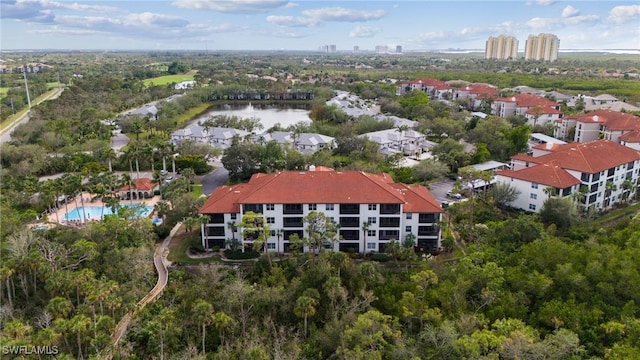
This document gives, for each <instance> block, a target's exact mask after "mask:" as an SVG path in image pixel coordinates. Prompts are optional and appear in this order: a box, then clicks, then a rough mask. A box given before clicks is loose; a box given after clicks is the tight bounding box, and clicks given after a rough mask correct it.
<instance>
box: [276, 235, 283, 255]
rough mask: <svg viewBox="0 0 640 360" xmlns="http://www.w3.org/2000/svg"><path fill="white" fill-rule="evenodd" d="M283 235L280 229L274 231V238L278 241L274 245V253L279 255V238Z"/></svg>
mask: <svg viewBox="0 0 640 360" xmlns="http://www.w3.org/2000/svg"><path fill="white" fill-rule="evenodd" d="M283 235H284V231H282V229H276V238H277V239H278V243H277V244H276V252H277V254H278V255H280V238H281V237H282V236H283Z"/></svg>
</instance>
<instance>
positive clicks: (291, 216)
mask: <svg viewBox="0 0 640 360" xmlns="http://www.w3.org/2000/svg"><path fill="white" fill-rule="evenodd" d="M248 211H253V212H255V213H260V214H262V217H263V218H264V223H265V224H268V225H269V228H270V229H271V230H270V234H269V235H268V239H267V242H266V246H267V250H268V251H273V252H284V253H287V252H290V251H291V244H290V242H289V238H290V236H292V235H293V234H296V235H298V237H299V238H305V237H307V236H308V233H307V224H305V223H304V218H305V216H307V215H308V214H309V213H310V212H312V211H315V212H322V213H324V214H325V215H326V216H328V217H330V218H331V219H332V220H333V221H334V222H335V223H336V224H337V225H339V230H338V237H339V241H336V242H335V244H334V245H333V247H329V248H330V249H331V250H334V251H349V249H353V250H352V251H356V252H384V251H385V247H386V245H387V244H388V243H389V242H390V241H392V240H398V241H404V240H406V239H407V238H408V237H411V236H410V234H411V235H412V237H413V238H414V239H415V242H416V244H417V247H418V248H419V249H422V250H424V251H436V250H437V249H438V248H439V247H440V229H439V226H438V223H439V221H440V220H441V216H442V213H443V210H442V208H441V206H440V204H439V203H438V202H437V201H436V199H435V198H434V197H433V196H432V195H431V193H430V192H429V190H428V189H427V188H425V187H424V186H419V185H406V184H401V183H395V182H394V181H393V180H392V178H391V176H389V175H388V174H370V173H366V172H361V171H335V170H333V169H329V168H324V167H317V168H315V167H313V166H312V167H310V169H309V170H308V171H283V172H278V173H273V174H255V175H254V176H253V177H252V178H251V179H250V180H249V182H248V183H243V184H237V185H233V186H226V185H224V186H220V187H218V188H217V189H216V190H215V191H214V192H213V193H212V194H211V196H210V197H209V199H208V200H207V201H206V202H205V204H204V205H203V206H202V208H201V209H200V214H203V215H208V216H209V217H210V221H209V223H207V224H205V225H202V227H201V236H202V245H203V247H205V248H207V249H210V248H211V247H213V246H220V247H224V246H225V241H226V240H228V239H238V240H239V241H240V242H241V243H242V245H243V246H245V247H247V246H251V245H252V243H253V240H252V239H251V238H247V237H244V236H243V229H241V228H238V229H235V230H236V231H233V230H234V227H233V226H230V224H238V223H240V222H241V221H242V217H243V215H244V214H245V213H246V212H248ZM365 223H366V224H368V226H367V227H366V230H363V224H365ZM304 251H309V249H308V248H305V249H304Z"/></svg>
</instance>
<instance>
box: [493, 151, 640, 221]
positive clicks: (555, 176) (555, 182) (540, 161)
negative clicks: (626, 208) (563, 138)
mask: <svg viewBox="0 0 640 360" xmlns="http://www.w3.org/2000/svg"><path fill="white" fill-rule="evenodd" d="M546 150H547V151H545V152H544V153H543V155H539V156H530V155H524V154H519V155H515V156H513V157H511V170H505V171H501V172H499V173H498V174H497V175H496V182H499V183H503V184H509V185H511V186H513V187H515V188H516V189H517V190H518V191H519V192H520V194H519V195H518V198H517V199H516V200H514V201H513V202H512V203H511V206H513V207H514V208H517V209H522V210H526V211H531V212H536V213H537V212H540V209H541V208H542V206H543V204H544V201H545V200H546V199H548V198H549V197H551V196H561V197H572V198H573V199H575V200H576V201H578V203H579V205H580V207H581V208H582V209H592V210H602V209H607V208H609V207H611V206H612V205H613V204H615V203H617V202H621V201H623V199H625V198H628V197H629V196H631V194H633V192H635V191H636V190H637V188H638V177H639V174H638V169H639V168H640V152H638V151H637V150H634V149H631V148H628V147H626V146H623V145H620V144H618V143H615V142H613V141H609V140H596V141H592V142H589V143H570V144H565V145H561V144H553V146H548V147H547V148H546ZM627 180H629V182H630V184H631V186H630V187H625V184H629V183H627V182H626V181H627ZM611 185H614V186H611Z"/></svg>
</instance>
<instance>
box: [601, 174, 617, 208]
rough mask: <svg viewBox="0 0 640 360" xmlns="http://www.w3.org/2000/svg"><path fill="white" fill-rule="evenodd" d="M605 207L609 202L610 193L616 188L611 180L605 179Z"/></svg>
mask: <svg viewBox="0 0 640 360" xmlns="http://www.w3.org/2000/svg"><path fill="white" fill-rule="evenodd" d="M605 189H606V190H605V192H604V193H605V195H606V196H605V208H607V207H609V205H610V202H611V195H612V193H613V192H614V191H616V190H618V186H617V185H616V184H615V183H614V182H613V181H611V180H607V182H606V184H605Z"/></svg>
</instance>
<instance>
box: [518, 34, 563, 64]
mask: <svg viewBox="0 0 640 360" xmlns="http://www.w3.org/2000/svg"><path fill="white" fill-rule="evenodd" d="M559 49H560V40H559V39H558V37H557V36H555V35H553V34H540V35H538V36H535V35H529V37H528V38H527V42H526V43H525V48H524V59H525V60H542V61H556V60H557V59H558V50H559Z"/></svg>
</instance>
